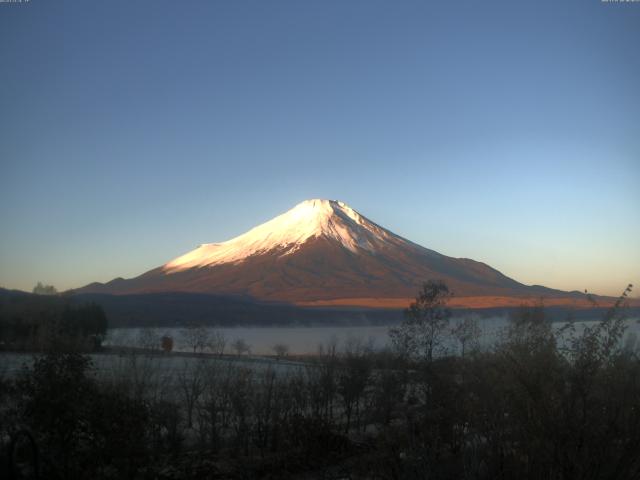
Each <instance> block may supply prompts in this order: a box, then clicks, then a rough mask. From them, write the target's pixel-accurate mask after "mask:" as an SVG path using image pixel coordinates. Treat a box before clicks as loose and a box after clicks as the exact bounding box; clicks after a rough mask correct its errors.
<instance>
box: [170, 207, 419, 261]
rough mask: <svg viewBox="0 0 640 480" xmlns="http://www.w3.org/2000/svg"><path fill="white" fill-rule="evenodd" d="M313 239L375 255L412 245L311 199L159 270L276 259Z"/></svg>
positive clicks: (359, 217)
mask: <svg viewBox="0 0 640 480" xmlns="http://www.w3.org/2000/svg"><path fill="white" fill-rule="evenodd" d="M315 237H326V238H329V239H333V240H336V241H338V242H339V243H340V244H341V245H343V246H344V247H345V248H347V249H349V250H350V251H352V252H356V251H357V250H358V249H364V250H367V251H369V252H375V251H376V250H379V249H382V248H384V247H385V245H387V246H391V245H398V244H406V245H407V246H408V245H413V244H411V243H410V242H408V241H406V240H404V239H403V238H401V237H399V236H397V235H394V234H393V233H391V232H389V231H388V230H385V229H384V228H382V227H380V226H378V225H376V224H375V223H373V222H371V221H370V220H368V219H367V218H365V217H364V216H362V215H360V214H359V213H358V212H356V211H355V210H353V209H352V208H351V207H349V206H348V205H346V204H344V203H342V202H339V201H335V200H321V199H313V200H306V201H304V202H302V203H299V204H298V205H296V206H295V207H294V208H292V209H291V210H289V211H288V212H286V213H284V214H282V215H279V216H277V217H275V218H274V219H272V220H270V221H268V222H266V223H263V224H262V225H259V226H257V227H255V228H253V229H251V230H249V231H248V232H247V233H245V234H243V235H240V236H238V237H236V238H233V239H231V240H229V241H226V242H222V243H207V244H204V245H200V246H199V247H198V248H196V249H195V250H192V251H191V252H189V253H187V254H185V255H182V256H180V257H178V258H176V259H174V260H172V261H170V262H168V263H167V264H165V265H164V266H163V267H162V269H163V271H164V272H165V273H175V272H179V271H182V270H186V269H189V268H194V267H211V266H214V265H220V264H224V263H239V262H242V261H243V260H245V259H246V258H248V257H250V256H252V255H256V254H261V253H266V252H269V251H272V250H279V256H285V255H289V254H291V253H294V252H296V251H297V250H298V249H300V247H301V246H302V245H303V244H304V243H305V242H306V241H308V240H309V239H311V238H315Z"/></svg>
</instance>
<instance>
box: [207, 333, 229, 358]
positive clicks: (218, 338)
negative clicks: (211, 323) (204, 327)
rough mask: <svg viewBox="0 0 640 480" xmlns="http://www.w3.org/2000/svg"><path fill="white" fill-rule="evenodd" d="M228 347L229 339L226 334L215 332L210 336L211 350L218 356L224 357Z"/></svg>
mask: <svg viewBox="0 0 640 480" xmlns="http://www.w3.org/2000/svg"><path fill="white" fill-rule="evenodd" d="M226 346H227V337H225V335H224V333H222V332H219V331H217V330H216V331H214V332H212V333H211V334H210V335H209V349H210V350H211V352H212V353H215V354H216V355H218V356H222V355H224V349H225V347H226Z"/></svg>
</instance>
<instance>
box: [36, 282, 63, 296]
mask: <svg viewBox="0 0 640 480" xmlns="http://www.w3.org/2000/svg"><path fill="white" fill-rule="evenodd" d="M33 293H35V294H36V295H57V294H58V290H57V289H56V287H54V286H53V285H45V284H43V283H42V282H38V283H37V284H36V286H35V287H33Z"/></svg>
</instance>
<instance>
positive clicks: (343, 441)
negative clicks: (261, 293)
mask: <svg viewBox="0 0 640 480" xmlns="http://www.w3.org/2000/svg"><path fill="white" fill-rule="evenodd" d="M626 293H628V292H625V295H623V296H622V297H621V298H620V300H619V302H618V303H617V304H616V306H615V307H614V308H612V309H610V310H609V311H608V312H607V313H606V314H605V315H604V316H603V318H602V319H601V321H600V322H599V323H596V324H594V325H592V326H589V327H587V328H584V329H583V328H582V327H581V326H579V325H573V324H568V325H567V326H566V327H563V329H562V330H561V331H556V330H554V329H553V328H552V326H551V324H550V322H549V321H548V319H547V318H546V311H545V309H544V307H543V306H542V305H541V304H538V305H533V306H523V307H522V308H520V309H518V310H517V311H516V312H514V314H513V315H512V317H511V322H510V324H509V326H508V328H506V329H505V331H504V332H503V335H502V337H501V338H500V339H499V340H498V341H496V343H495V345H494V346H493V347H492V348H490V349H483V350H481V349H479V348H478V346H477V342H476V341H475V340H476V338H475V337H476V336H477V335H478V330H477V328H476V327H477V325H475V324H474V321H473V320H470V321H468V322H459V323H457V324H456V325H453V326H452V325H451V324H450V316H451V312H450V310H448V308H447V299H448V290H447V289H446V286H445V285H442V284H438V283H435V282H434V283H430V284H427V285H425V288H424V289H423V291H422V292H421V293H420V296H419V297H418V298H417V299H416V302H415V303H414V304H413V305H412V307H411V308H410V309H409V310H408V311H407V316H406V319H405V320H404V321H403V323H402V324H401V325H399V326H398V327H397V328H395V329H393V330H392V331H391V335H392V339H393V343H394V346H395V348H394V349H393V350H389V351H385V352H375V351H373V350H372V349H371V348H369V346H368V345H367V344H366V343H364V342H361V341H356V340H354V341H350V342H348V343H347V344H346V345H343V346H342V347H341V348H338V346H337V345H336V344H327V345H323V346H322V348H320V349H319V350H318V354H317V355H316V356H315V357H314V358H312V359H310V361H309V362H308V363H306V364H305V365H301V366H299V367H297V368H282V367H281V366H278V363H277V362H276V363H275V365H276V366H275V367H273V366H272V367H267V366H265V367H263V368H255V367H254V368H252V369H250V368H245V367H242V366H241V365H242V363H241V362H235V363H234V362H226V361H222V360H215V361H211V360H210V359H207V358H205V357H198V356H197V355H196V356H194V358H191V359H190V360H191V361H189V362H188V361H186V360H185V359H176V362H178V363H177V365H178V368H176V369H174V371H173V372H166V371H158V369H157V368H156V369H154V368H153V362H154V360H157V358H158V357H157V356H156V357H154V356H147V355H139V354H135V353H131V354H129V356H128V357H126V364H127V365H128V368H127V369H125V370H122V371H121V372H119V374H118V375H114V376H110V377H109V376H107V377H104V378H101V377H100V376H96V375H95V374H94V372H93V369H92V365H91V362H90V360H89V358H88V357H86V356H83V355H82V354H79V353H73V352H60V351H52V352H49V353H48V354H46V355H42V356H40V357H38V359H37V360H36V361H35V362H34V363H33V365H30V366H25V367H24V368H23V370H22V372H21V373H20V374H19V375H18V377H17V378H13V379H9V378H5V379H4V380H3V383H2V388H1V389H0V392H1V394H2V398H1V399H0V405H2V411H1V413H0V414H1V417H0V425H1V426H2V428H3V429H5V431H4V432H3V434H4V436H5V437H8V438H19V435H17V432H18V431H23V432H27V433H25V434H24V438H29V436H30V437H31V438H33V440H34V444H35V445H36V447H37V449H38V452H39V456H38V461H37V462H36V461H34V460H33V457H32V448H31V447H30V445H31V443H30V442H28V441H26V440H23V441H21V442H17V443H18V445H17V447H16V448H15V450H14V453H13V458H14V460H13V462H8V463H7V464H13V465H15V466H16V468H20V469H22V471H25V472H27V474H28V469H29V468H32V467H31V466H32V465H34V464H37V466H38V469H39V472H40V475H41V477H42V478H51V479H57V478H60V479H75V478H131V479H137V478H140V479H146V478H149V479H151V478H158V479H187V478H194V479H195V478H198V479H200V478H238V479H241V478H247V479H249V478H265V479H266V478H305V479H309V478H322V479H331V478H336V479H337V478H350V479H427V478H434V479H450V478H451V479H513V478H518V479H545V480H546V479H563V480H572V479H635V478H639V475H640V451H639V450H638V448H637V446H638V445H639V444H640V358H639V356H638V350H637V347H636V344H635V343H636V342H635V339H634V338H633V337H632V336H629V335H627V336H626V337H625V328H624V325H625V322H624V318H623V313H624V308H623V303H624V300H625V296H626ZM452 327H453V328H452ZM451 332H453V334H454V335H455V338H457V339H458V341H459V342H460V344H461V346H464V347H465V348H464V354H463V355H455V356H451V355H449V356H447V355H444V354H443V351H442V348H443V346H444V342H443V341H442V339H443V336H444V335H448V334H450V333H451ZM625 338H626V341H625V340H624V339H625ZM167 355H169V356H170V354H167ZM165 357H166V355H165ZM272 365H273V363H272ZM5 452H8V450H7V449H5ZM5 454H6V455H8V454H9V453H5Z"/></svg>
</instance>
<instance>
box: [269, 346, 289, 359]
mask: <svg viewBox="0 0 640 480" xmlns="http://www.w3.org/2000/svg"><path fill="white" fill-rule="evenodd" d="M273 351H274V353H275V354H276V357H277V358H278V360H280V359H281V358H283V357H286V356H287V355H288V354H289V345H286V344H284V343H276V344H275V345H274V346H273Z"/></svg>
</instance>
